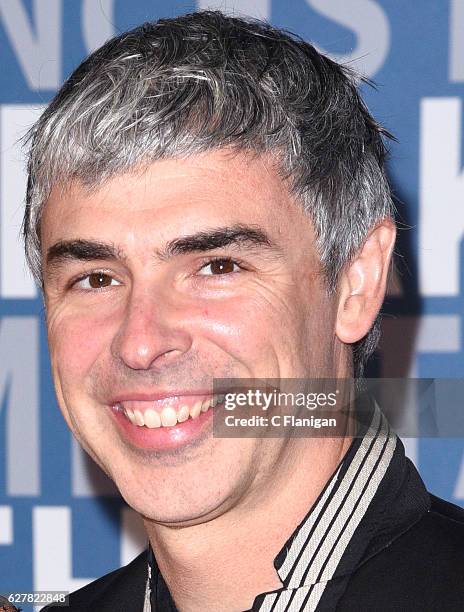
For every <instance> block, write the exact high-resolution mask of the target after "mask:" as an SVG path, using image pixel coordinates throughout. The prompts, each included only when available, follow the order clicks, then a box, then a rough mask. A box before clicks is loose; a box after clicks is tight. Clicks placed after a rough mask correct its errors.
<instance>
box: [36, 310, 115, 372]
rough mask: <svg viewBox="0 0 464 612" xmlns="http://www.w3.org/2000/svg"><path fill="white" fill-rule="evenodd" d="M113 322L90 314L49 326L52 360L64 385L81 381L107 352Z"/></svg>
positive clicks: (70, 316)
mask: <svg viewBox="0 0 464 612" xmlns="http://www.w3.org/2000/svg"><path fill="white" fill-rule="evenodd" d="M109 331H110V321H109V320H108V319H102V318H101V317H92V316H89V315H88V314H87V315H86V314H82V315H79V316H77V315H66V316H62V317H60V318H57V319H56V320H55V321H54V322H53V324H51V325H50V327H49V333H48V337H49V346H50V354H51V360H52V364H53V366H54V368H55V369H56V372H57V373H58V375H59V376H60V379H61V380H62V382H64V383H66V380H73V379H79V378H80V376H81V375H83V374H85V373H86V372H88V371H89V369H90V368H91V367H92V364H93V363H94V362H95V361H96V360H97V359H98V357H99V355H100V354H101V353H102V352H103V351H104V350H105V347H106V346H107V345H108V342H109V340H108V338H109V337H110V334H109Z"/></svg>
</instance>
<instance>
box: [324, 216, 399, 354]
mask: <svg viewBox="0 0 464 612" xmlns="http://www.w3.org/2000/svg"><path fill="white" fill-rule="evenodd" d="M395 237H396V230H395V224H394V222H393V220H392V219H389V218H387V219H384V220H383V221H382V222H381V223H379V224H378V225H376V226H375V227H374V228H373V229H372V230H371V231H370V233H369V235H368V237H367V238H366V240H365V241H364V243H363V245H362V246H361V248H360V249H359V251H358V253H357V254H356V256H355V257H354V258H353V259H352V260H351V262H349V263H348V264H347V266H346V268H345V270H344V271H343V272H342V274H341V277H340V281H339V302H338V312H337V321H336V329H335V333H336V335H337V337H338V338H339V339H340V340H341V341H342V342H344V343H346V344H352V343H353V342H357V341H358V340H360V339H361V338H363V337H364V336H365V335H366V334H367V333H368V331H369V330H370V328H371V327H372V325H373V323H374V321H375V319H376V317H377V314H378V312H379V310H380V307H381V306H382V302H383V299H384V297H385V291H386V286H387V279H388V272H389V269H390V263H391V257H392V253H393V247H394V244H395Z"/></svg>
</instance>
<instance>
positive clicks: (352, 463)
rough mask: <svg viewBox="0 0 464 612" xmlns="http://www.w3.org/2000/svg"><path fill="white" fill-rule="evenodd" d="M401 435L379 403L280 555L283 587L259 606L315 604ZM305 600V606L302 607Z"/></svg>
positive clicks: (263, 609) (311, 606) (298, 607)
mask: <svg viewBox="0 0 464 612" xmlns="http://www.w3.org/2000/svg"><path fill="white" fill-rule="evenodd" d="M396 444H397V436H396V435H395V434H394V433H393V432H392V431H391V430H390V426H389V424H388V422H387V420H386V419H385V417H384V416H383V414H382V412H381V411H380V409H379V407H378V406H377V405H375V407H374V410H373V413H372V420H371V422H370V425H369V426H368V428H367V431H366V433H365V434H364V436H363V437H362V438H359V439H356V440H355V441H354V442H353V443H352V446H351V448H350V449H349V451H348V453H347V455H346V456H345V458H344V460H343V461H342V463H341V465H340V466H339V468H338V469H337V470H336V472H335V474H334V475H333V476H332V478H331V479H330V480H329V482H328V483H327V485H326V487H325V488H324V490H323V492H322V493H321V495H320V496H319V498H318V500H317V501H316V503H315V505H314V506H313V507H312V509H311V510H310V512H309V514H308V515H307V516H306V518H305V519H304V520H303V522H302V523H301V524H300V526H299V527H298V528H297V530H296V531H295V532H294V534H293V535H292V537H291V538H290V540H289V541H288V542H287V544H286V545H285V546H284V547H283V549H282V551H286V553H285V557H284V559H283V562H282V563H281V564H280V566H279V565H278V560H279V559H280V558H281V557H282V555H281V554H279V555H278V556H277V558H276V569H277V572H278V574H279V576H280V579H281V580H282V582H283V584H284V588H283V589H281V590H279V591H277V592H273V593H268V594H267V595H265V596H264V599H263V601H262V604H261V606H260V607H259V610H260V612H266V611H267V610H269V611H270V610H289V611H290V610H302V609H305V610H314V609H315V608H316V606H317V604H318V602H319V600H320V598H321V597H322V595H323V593H324V590H325V587H326V585H327V582H328V581H330V580H331V579H332V578H333V577H334V576H335V574H336V571H337V567H338V565H339V562H340V559H341V558H342V556H343V554H344V552H345V551H346V549H347V548H348V545H349V543H350V541H351V539H352V537H353V535H354V533H355V531H356V529H357V527H358V525H359V524H360V522H361V520H362V518H363V517H364V515H365V514H366V512H367V509H368V507H369V505H370V503H371V501H372V499H373V497H374V495H375V493H376V491H377V489H378V487H379V485H380V483H381V482H382V479H383V477H384V476H385V473H386V471H387V469H388V466H389V465H390V462H391V460H392V457H393V453H394V451H395V448H396ZM303 606H304V608H303Z"/></svg>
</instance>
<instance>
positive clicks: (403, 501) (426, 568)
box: [45, 440, 464, 612]
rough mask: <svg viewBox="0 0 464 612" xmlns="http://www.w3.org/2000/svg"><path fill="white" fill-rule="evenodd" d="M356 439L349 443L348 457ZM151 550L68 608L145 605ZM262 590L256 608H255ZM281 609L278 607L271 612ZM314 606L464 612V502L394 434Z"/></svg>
mask: <svg viewBox="0 0 464 612" xmlns="http://www.w3.org/2000/svg"><path fill="white" fill-rule="evenodd" d="M359 444H360V442H359V441H357V442H355V443H354V444H353V445H352V448H351V449H350V450H349V451H348V453H347V455H348V461H346V464H347V465H349V464H350V462H349V460H350V456H351V457H352V456H353V454H354V452H355V451H356V449H357V447H359ZM342 467H343V466H342ZM345 467H346V466H345ZM342 471H343V470H342V469H341V468H340V470H339V471H338V472H339V473H338V474H337V478H338V479H339V480H340V479H342V478H343V473H342V474H341V475H340V472H342ZM321 495H322V494H321ZM148 558H149V553H148V551H146V552H144V553H142V554H141V555H139V556H138V557H137V558H136V559H134V561H132V563H130V564H129V565H127V566H126V567H124V568H121V569H118V570H116V571H114V572H112V573H110V574H108V575H106V576H104V577H102V578H100V579H99V580H96V581H95V582H92V583H91V584H89V585H87V586H86V587H84V588H82V589H80V590H79V591H76V592H75V593H73V594H71V596H70V608H69V609H68V610H69V612H142V610H143V602H144V594H145V586H146V581H147V564H148ZM153 562H154V561H153ZM153 562H152V574H153V571H154V572H155V574H156V572H158V569H157V567H156V562H154V568H153ZM276 562H277V558H276ZM276 567H277V565H276ZM287 586H288V585H287ZM304 588H306V587H304ZM152 591H153V602H152V605H154V606H156V607H154V610H156V612H171V611H173V610H174V611H175V610H176V608H175V606H174V603H173V601H172V599H171V596H170V594H169V591H168V590H167V587H166V585H165V583H164V581H163V579H162V576H161V574H158V575H157V581H156V585H155V586H154V584H153V582H152ZM262 597H263V596H258V597H257V598H256V600H255V605H254V606H253V610H259V604H260V602H262V601H263V600H262ZM260 598H261V599H260ZM45 609H46V610H55V611H59V610H62V609H63V608H58V607H54V606H49V607H47V608H45ZM65 609H66V608H65ZM284 609H286V608H280V607H279V608H277V607H275V610H276V612H277V610H278V611H279V612H280V611H281V612H283V610H284ZM299 609H301V610H309V609H310V608H307V607H306V606H304V607H302V608H299ZM315 610H316V611H317V612H409V611H412V612H416V611H417V612H464V510H463V509H461V508H459V507H458V506H455V505H453V504H450V503H448V502H446V501H444V500H441V499H439V498H437V497H435V496H434V495H430V494H429V493H427V491H426V490H425V487H424V485H423V482H422V480H421V479H420V477H419V475H418V473H417V471H416V469H415V467H414V465H413V464H412V463H411V462H410V461H409V459H407V458H406V457H405V455H404V447H403V445H402V444H401V442H400V441H399V440H398V443H397V444H396V447H395V450H394V452H393V454H392V457H391V459H390V461H389V465H388V469H387V470H386V472H385V475H384V476H383V479H382V481H381V483H380V486H378V488H377V490H376V493H375V496H374V497H373V499H372V501H371V502H370V503H369V507H368V509H367V511H366V512H365V513H364V514H363V517H362V520H361V522H360V523H359V525H358V527H357V528H356V530H355V532H354V535H353V537H352V538H351V539H350V541H349V544H348V546H347V548H346V550H345V551H344V553H343V556H342V557H341V560H340V562H339V563H338V566H337V569H336V571H335V572H334V574H333V577H332V579H331V580H330V584H329V585H328V586H327V587H326V588H325V590H324V594H323V596H322V598H321V599H320V601H319V604H318V605H317V607H316V608H315ZM205 612H210V611H205Z"/></svg>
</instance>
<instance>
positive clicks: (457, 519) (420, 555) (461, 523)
mask: <svg viewBox="0 0 464 612" xmlns="http://www.w3.org/2000/svg"><path fill="white" fill-rule="evenodd" d="M430 501H431V505H430V510H429V511H428V512H426V513H425V514H424V515H423V516H422V517H421V518H420V519H419V520H418V521H417V522H416V523H415V524H414V525H412V526H411V527H410V528H409V529H408V530H407V531H405V532H404V533H402V534H400V535H398V536H397V537H396V538H394V539H392V541H390V542H388V543H387V545H386V546H385V547H384V548H383V549H382V550H381V551H379V552H378V553H377V554H376V555H374V556H372V557H370V558H368V559H366V560H365V561H364V563H362V565H361V566H360V567H358V569H357V570H356V571H355V572H354V573H353V574H352V575H351V577H350V579H349V582H348V585H347V588H346V591H345V593H344V596H343V597H342V599H341V600H340V606H339V608H337V610H340V611H345V610H346V611H348V610H355V609H356V607H357V609H359V605H360V604H363V605H367V606H371V607H372V606H373V607H372V609H376V610H377V611H378V612H383V611H385V612H386V611H387V610H388V611H389V610H392V609H395V610H396V609H398V610H401V609H410V610H424V611H425V610H427V611H428V610H430V611H435V610H437V611H438V610H447V611H449V612H452V611H454V610H455V611H456V612H457V611H458V610H459V611H462V609H463V601H464V581H463V580H462V576H463V575H464V510H463V509H462V508H459V507H458V506H455V505H454V504H451V503H449V502H446V501H445V500H443V499H440V498H438V497H436V496H434V495H430ZM373 585H375V588H373ZM395 606H396V607H395ZM368 609H371V608H368Z"/></svg>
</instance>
